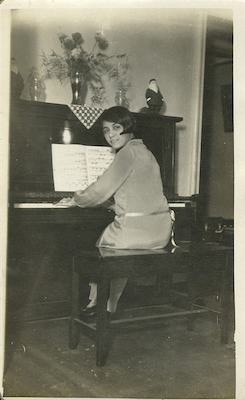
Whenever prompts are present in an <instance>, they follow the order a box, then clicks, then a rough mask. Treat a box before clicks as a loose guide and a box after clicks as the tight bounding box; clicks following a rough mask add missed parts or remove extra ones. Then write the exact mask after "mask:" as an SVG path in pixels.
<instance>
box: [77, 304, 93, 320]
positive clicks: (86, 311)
mask: <svg viewBox="0 0 245 400" xmlns="http://www.w3.org/2000/svg"><path fill="white" fill-rule="evenodd" d="M95 316H96V306H93V307H86V308H83V309H81V312H80V318H82V319H83V318H91V317H95Z"/></svg>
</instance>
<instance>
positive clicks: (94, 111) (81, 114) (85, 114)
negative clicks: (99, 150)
mask: <svg viewBox="0 0 245 400" xmlns="http://www.w3.org/2000/svg"><path fill="white" fill-rule="evenodd" d="M69 107H70V109H71V110H72V111H73V113H74V114H75V115H76V117H77V118H78V119H79V121H80V122H82V124H83V125H84V126H85V127H86V128H87V129H90V128H91V126H93V124H94V123H95V121H97V119H98V118H99V116H100V115H101V114H102V112H103V111H104V110H103V109H102V108H94V107H87V106H80V105H77V104H69Z"/></svg>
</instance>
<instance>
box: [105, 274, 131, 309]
mask: <svg viewBox="0 0 245 400" xmlns="http://www.w3.org/2000/svg"><path fill="white" fill-rule="evenodd" d="M127 280H128V278H118V279H112V280H111V282H110V294H109V299H108V301H107V311H109V312H111V313H114V312H116V310H117V303H118V300H119V299H120V297H121V295H122V292H123V290H124V288H125V286H126V283H127Z"/></svg>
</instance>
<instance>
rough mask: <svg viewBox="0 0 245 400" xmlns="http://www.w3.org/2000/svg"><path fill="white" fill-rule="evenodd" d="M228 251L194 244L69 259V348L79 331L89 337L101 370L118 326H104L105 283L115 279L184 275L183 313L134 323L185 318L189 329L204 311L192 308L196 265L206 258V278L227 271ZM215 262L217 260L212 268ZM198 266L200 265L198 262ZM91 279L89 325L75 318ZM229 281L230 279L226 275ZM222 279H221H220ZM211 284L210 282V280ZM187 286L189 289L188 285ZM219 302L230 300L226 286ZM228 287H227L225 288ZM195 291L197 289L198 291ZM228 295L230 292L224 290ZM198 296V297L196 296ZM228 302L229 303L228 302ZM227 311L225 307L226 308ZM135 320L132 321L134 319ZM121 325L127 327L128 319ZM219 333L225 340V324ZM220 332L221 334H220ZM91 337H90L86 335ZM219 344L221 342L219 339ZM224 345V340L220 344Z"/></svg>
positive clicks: (98, 252)
mask: <svg viewBox="0 0 245 400" xmlns="http://www.w3.org/2000/svg"><path fill="white" fill-rule="evenodd" d="M231 250H232V249H230V248H226V247H222V246H219V245H218V244H213V245H212V246H211V245H209V246H207V245H206V244H204V243H201V244H199V245H197V244H194V243H185V244H183V245H181V246H180V247H179V248H172V246H170V247H169V248H165V249H160V250H108V249H94V250H91V251H85V250H84V251H80V252H77V253H76V254H74V256H73V272H72V313H71V316H70V335H69V347H70V349H75V348H77V346H78V342H79V332H80V328H82V329H83V331H84V332H85V333H88V331H89V333H90V334H91V333H92V336H94V338H95V340H96V363H97V365H98V366H103V365H104V364H105V362H106V359H107V357H108V354H109V348H110V343H111V329H110V326H111V325H113V324H119V323H120V320H115V321H111V322H110V323H109V322H108V318H107V309H106V306H107V298H108V287H109V282H110V280H112V279H115V278H130V277H142V276H144V277H147V276H148V277H150V276H152V275H157V276H159V277H161V278H162V279H164V277H166V276H169V275H173V274H175V273H185V274H187V276H188V281H189V282H190V283H191V286H192V287H191V288H190V289H191V290H189V291H188V305H189V306H188V308H187V309H186V310H183V311H178V312H176V313H175V312H174V313H170V314H169V313H168V314H166V313H164V314H160V315H159V314H157V315H149V316H148V317H147V318H146V317H138V318H137V321H141V320H142V321H143V320H148V321H149V320H154V319H159V318H166V317H174V316H176V317H177V316H178V317H179V316H187V321H188V324H187V328H188V329H193V327H194V320H193V318H192V317H193V316H194V315H197V314H200V313H203V312H207V310H206V309H205V307H198V306H196V307H194V308H192V307H191V306H192V304H193V302H194V299H195V298H196V297H197V293H196V291H195V290H194V289H195V280H196V277H197V276H198V274H197V271H198V264H199V262H200V261H202V260H203V259H204V258H205V255H207V254H208V255H209V258H208V259H207V260H206V263H207V264H208V265H206V266H205V270H206V274H209V272H210V270H212V271H216V272H217V271H222V273H223V275H224V271H226V270H227V267H228V264H229V270H230V262H229V263H228V262H227V260H228V258H227V257H228V255H229V254H230V252H231ZM216 260H219V262H218V263H217V267H216ZM201 265H203V264H202V262H201ZM91 277H93V281H95V282H97V321H96V324H95V323H94V324H89V323H87V322H86V321H82V320H81V319H80V318H79V309H80V301H79V299H80V290H81V284H82V283H83V282H85V281H86V282H87V283H88V282H89V281H90V279H91ZM229 277H230V275H229ZM223 278H224V276H223ZM210 279H211V280H212V278H210ZM189 286H190V285H189ZM224 287H225V288H226V289H225V292H224V293H223V295H222V297H223V301H224V302H226V303H227V299H228V297H229V296H230V293H229V295H228V294H226V291H227V284H226V285H225V286H224ZM228 287H229V285H228ZM198 290H199V288H198ZM228 291H229V292H230V290H228ZM199 294H200V293H199ZM229 302H230V300H229ZM226 307H227V306H226ZM134 320H135V319H134ZM121 322H123V323H129V322H132V319H128V320H125V319H123V320H122V321H121ZM224 327H225V328H224V329H223V331H224V332H225V335H226V336H227V332H226V331H227V324H224ZM221 331H222V330H221ZM90 336H91V335H90ZM222 340H223V339H222ZM223 341H224V340H223Z"/></svg>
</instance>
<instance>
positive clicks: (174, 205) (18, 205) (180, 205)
mask: <svg viewBox="0 0 245 400" xmlns="http://www.w3.org/2000/svg"><path fill="white" fill-rule="evenodd" d="M168 204H169V208H184V207H188V206H190V203H188V202H184V201H183V202H176V203H175V202H174V203H168ZM14 208H67V207H66V206H65V205H60V204H55V203H48V202H43V203H42V202H40V203H35V202H32V203H14Z"/></svg>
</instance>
